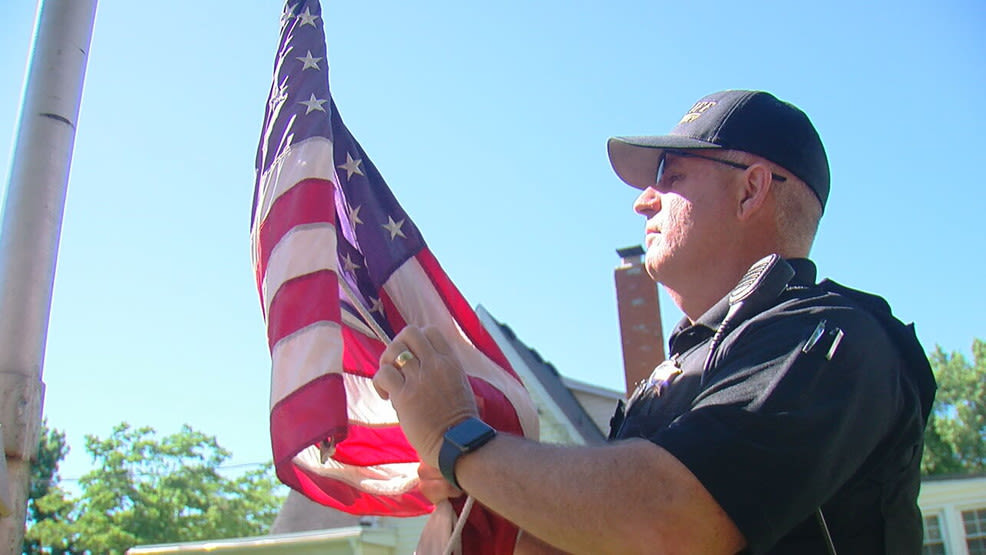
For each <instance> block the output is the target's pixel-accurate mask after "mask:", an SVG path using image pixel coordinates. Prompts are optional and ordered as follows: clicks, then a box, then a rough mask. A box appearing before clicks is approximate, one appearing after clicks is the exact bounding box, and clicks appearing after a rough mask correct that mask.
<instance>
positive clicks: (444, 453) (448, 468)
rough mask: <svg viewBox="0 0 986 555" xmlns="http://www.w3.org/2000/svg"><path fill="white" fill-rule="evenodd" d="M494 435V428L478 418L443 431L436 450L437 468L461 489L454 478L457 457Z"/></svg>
mask: <svg viewBox="0 0 986 555" xmlns="http://www.w3.org/2000/svg"><path fill="white" fill-rule="evenodd" d="M494 437H496V430H494V429H493V428H491V427H490V425H489V424H487V423H486V422H483V421H482V420H480V419H478V418H474V417H471V418H467V419H466V420H464V421H462V422H460V423H458V424H456V425H455V426H452V427H451V428H449V429H448V431H446V432H445V437H444V440H443V441H442V448H441V449H440V450H439V451H438V469H439V470H440V471H441V473H442V476H444V477H445V479H446V480H448V481H449V483H450V484H452V485H453V486H455V487H457V488H459V489H462V487H461V486H459V482H458V480H456V479H455V463H456V462H457V461H458V460H459V457H461V456H462V455H465V454H466V453H471V452H473V451H475V450H476V449H479V448H480V447H482V446H483V445H486V443H487V442H489V441H490V440H491V439H493V438H494Z"/></svg>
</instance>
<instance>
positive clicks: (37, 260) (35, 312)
mask: <svg viewBox="0 0 986 555" xmlns="http://www.w3.org/2000/svg"><path fill="white" fill-rule="evenodd" d="M95 15H96V0H40V2H39V5H38V12H37V19H36V20H37V23H36V27H35V34H34V39H33V45H32V51H31V56H30V64H29V67H28V74H27V80H26V84H25V87H24V97H23V104H22V106H21V112H20V120H19V124H18V129H17V136H16V138H15V143H14V145H15V146H14V153H13V158H12V161H11V171H10V180H9V182H8V184H7V191H6V197H5V199H4V207H3V216H2V218H3V219H2V224H0V226H2V227H0V434H2V436H3V446H4V451H5V453H6V472H3V473H2V475H0V514H2V515H3V516H4V518H2V519H0V553H10V554H16V553H21V544H22V542H23V538H24V524H25V518H26V508H27V492H28V487H29V482H30V476H31V470H30V459H31V458H32V457H34V456H35V455H36V453H37V449H38V433H39V429H40V425H41V408H42V398H43V395H44V384H43V382H42V381H41V377H42V366H43V362H44V350H45V341H46V339H47V335H48V318H49V314H50V309H51V292H52V286H53V284H54V279H55V260H56V257H57V255H58V239H59V235H60V234H61V228H62V214H63V212H64V208H65V193H66V189H67V184H68V174H69V167H70V165H71V161H72V146H73V144H74V142H75V127H76V122H77V120H78V115H79V103H80V102H81V99H82V84H83V81H84V79H85V72H86V62H87V60H88V57H89V44H90V40H91V38H92V26H93V20H94V19H95ZM4 482H6V483H4Z"/></svg>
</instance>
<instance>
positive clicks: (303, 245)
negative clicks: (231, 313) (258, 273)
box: [261, 223, 339, 320]
mask: <svg viewBox="0 0 986 555" xmlns="http://www.w3.org/2000/svg"><path fill="white" fill-rule="evenodd" d="M338 267H339V261H338V259H337V258H336V231H335V227H334V226H332V225H331V224H324V223H322V224H310V225H303V226H297V227H295V228H293V229H292V230H291V231H289V232H287V233H286V234H285V235H284V237H282V238H281V240H280V241H278V242H277V245H276V246H275V247H274V249H273V250H272V251H271V253H270V260H269V261H268V263H267V273H266V274H265V275H264V281H263V283H262V286H261V295H262V296H263V303H264V314H267V315H268V316H267V319H268V320H270V303H271V300H273V298H274V295H275V294H276V293H277V291H278V290H279V289H280V288H281V286H282V285H284V282H286V281H288V280H290V279H294V278H296V277H298V276H303V275H307V274H310V273H312V272H317V271H320V270H332V271H333V272H337V270H338ZM332 294H333V295H336V294H337V292H336V291H333V292H332Z"/></svg>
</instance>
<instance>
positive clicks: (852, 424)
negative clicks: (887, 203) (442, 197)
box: [374, 91, 935, 554]
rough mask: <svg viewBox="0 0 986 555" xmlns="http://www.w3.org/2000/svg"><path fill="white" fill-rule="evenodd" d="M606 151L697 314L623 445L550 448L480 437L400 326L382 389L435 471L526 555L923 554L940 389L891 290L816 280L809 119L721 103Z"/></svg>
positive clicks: (817, 144) (434, 340)
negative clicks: (890, 300) (508, 529)
mask: <svg viewBox="0 0 986 555" xmlns="http://www.w3.org/2000/svg"><path fill="white" fill-rule="evenodd" d="M609 155H610V160H611V162H612V164H613V167H614V169H615V170H616V173H617V174H618V175H619V176H620V178H621V179H623V180H624V181H625V182H627V183H629V184H630V185H632V186H634V187H637V188H639V189H642V193H641V194H640V196H639V198H638V199H637V201H636V203H635V205H634V208H635V210H636V211H637V212H638V213H640V214H642V215H643V216H644V217H645V218H646V224H645V230H646V251H647V256H646V266H647V269H648V272H649V273H650V275H651V277H652V278H654V279H655V280H656V281H658V282H660V283H661V284H662V285H663V286H664V287H665V288H666V289H667V291H668V293H669V294H670V296H671V298H672V299H673V300H674V302H675V303H676V304H677V305H678V306H679V307H680V308H681V310H682V312H684V314H685V318H684V319H683V321H682V322H681V323H680V324H679V325H678V327H677V328H676V329H675V330H674V331H673V332H672V334H671V337H670V342H669V343H670V353H671V357H670V359H669V361H667V362H665V363H662V364H661V365H660V366H658V368H657V369H655V372H654V374H653V375H652V376H651V379H649V380H647V381H646V382H645V383H643V384H641V386H640V387H639V388H638V391H637V392H635V393H634V395H633V396H632V398H631V399H630V402H629V404H628V406H627V410H626V413H625V414H623V412H622V410H620V411H618V414H617V417H615V418H614V422H613V430H612V432H611V438H612V439H613V441H612V442H611V443H609V444H608V445H606V446H602V447H561V446H552V445H543V444H538V443H535V442H531V441H528V440H525V439H523V438H518V437H513V436H508V435H505V434H499V435H496V434H494V433H492V432H491V431H489V430H488V429H486V428H485V427H484V426H483V424H482V423H481V422H479V421H478V419H477V418H476V415H477V412H476V407H475V405H474V401H473V397H472V395H471V393H470V390H469V386H468V383H467V382H466V379H465V377H464V375H463V373H462V370H461V368H460V367H459V366H458V363H457V361H456V360H454V358H453V357H452V356H451V355H450V353H451V351H450V350H449V348H448V346H447V343H446V340H445V338H443V337H441V336H440V335H439V334H438V333H436V332H435V330H431V329H425V330H419V329H406V330H404V331H403V332H402V333H400V334H399V335H398V336H397V338H396V339H395V341H394V342H393V344H392V345H391V346H390V347H389V348H388V349H387V350H386V351H385V352H384V353H383V355H382V357H381V367H380V370H379V372H378V373H377V375H376V378H375V380H374V383H375V385H376V386H377V388H378V390H379V391H380V392H381V394H383V395H388V396H389V397H390V398H391V399H392V401H393V404H394V407H395V409H396V410H397V413H398V415H399V417H400V421H401V427H402V428H403V429H404V431H405V433H406V434H407V436H408V439H409V440H410V441H411V443H412V445H414V447H415V448H416V449H417V450H418V453H419V454H420V455H421V457H422V461H423V462H424V464H425V465H430V466H432V467H436V468H440V469H441V470H442V475H443V476H445V478H446V479H447V480H448V481H450V482H451V483H454V484H456V485H457V486H459V487H461V489H462V490H464V491H465V492H468V493H469V494H471V495H472V496H473V497H474V498H475V499H476V500H477V501H478V502H480V503H482V504H484V505H486V506H487V507H489V508H491V509H492V510H494V511H496V512H498V513H500V514H502V515H503V516H505V517H506V518H508V519H510V520H511V521H512V522H514V523H516V524H517V525H518V526H519V527H520V528H522V529H523V530H525V531H526V534H524V535H522V541H520V542H519V543H518V552H519V551H522V550H523V549H526V548H530V549H532V550H533V549H534V548H535V547H540V548H544V549H545V550H547V549H548V548H547V547H546V545H543V544H542V543H541V542H542V541H543V542H544V544H547V545H551V546H555V547H556V548H558V549H561V550H565V551H570V552H575V553H604V552H605V553H737V552H741V551H746V552H750V553H825V552H830V553H831V552H836V551H837V552H841V553H895V554H898V553H919V552H920V549H921V530H922V527H921V518H920V513H919V511H918V509H917V505H916V497H917V491H918V487H919V474H918V468H919V462H920V457H921V451H922V434H923V429H924V424H925V421H926V419H927V415H928V411H929V410H930V403H931V399H932V398H933V395H934V387H935V386H934V380H933V378H932V377H931V371H930V367H929V366H928V362H927V359H926V358H925V356H924V353H923V350H922V349H921V347H920V345H919V344H918V343H917V340H916V338H915V337H914V334H913V331H912V329H911V328H909V327H905V326H904V325H903V324H901V323H900V322H899V321H897V320H896V319H894V318H893V317H892V316H891V315H890V311H889V307H888V306H887V305H886V303H885V302H884V301H883V300H882V299H880V298H879V297H875V296H871V295H867V294H864V293H860V292H857V291H854V290H851V289H848V288H845V287H842V286H840V285H838V284H835V283H833V282H829V281H825V282H822V283H821V284H816V283H815V267H814V265H813V263H812V262H811V261H809V260H808V259H807V258H806V257H807V256H808V253H809V250H810V248H811V244H812V241H813V238H814V234H815V230H816V229H817V225H818V220H819V218H820V216H821V214H822V212H823V209H824V206H825V202H826V200H827V198H828V193H829V168H828V161H827V158H826V155H825V151H824V148H823V146H822V143H821V140H820V139H819V137H818V134H817V132H816V131H815V128H814V127H813V126H812V124H811V122H810V121H809V119H808V117H807V116H806V115H805V114H804V113H803V112H802V111H801V110H799V109H798V108H796V107H794V106H792V105H790V104H788V103H785V102H782V101H780V100H778V99H777V98H775V97H774V96H772V95H770V94H768V93H764V92H759V91H723V92H719V93H715V94H712V95H709V96H707V97H705V98H703V99H701V100H700V101H698V102H697V103H695V105H694V106H693V107H692V108H691V109H690V110H689V111H688V112H687V113H686V114H685V116H684V117H683V118H682V119H681V121H680V122H679V123H678V125H677V126H676V127H675V128H674V129H673V130H672V132H671V134H670V135H667V136H660V137H623V138H614V139H610V141H609ZM422 475H423V478H425V480H424V482H423V487H426V488H428V489H429V491H430V492H431V493H430V495H433V496H439V497H440V496H441V495H453V494H456V493H457V490H455V489H452V488H446V489H445V490H444V491H442V490H441V488H437V487H436V486H435V481H434V480H428V478H430V477H433V476H430V475H429V474H428V471H427V470H425V471H423V474H422ZM436 492H437V493H436ZM531 536H533V537H536V538H539V539H540V541H539V540H535V539H534V538H532V537H531Z"/></svg>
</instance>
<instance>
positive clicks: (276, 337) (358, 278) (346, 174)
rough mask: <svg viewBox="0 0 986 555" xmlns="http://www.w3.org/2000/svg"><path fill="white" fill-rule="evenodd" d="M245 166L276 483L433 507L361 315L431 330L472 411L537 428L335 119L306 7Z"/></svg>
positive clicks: (396, 326)
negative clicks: (380, 388) (467, 388)
mask: <svg viewBox="0 0 986 555" xmlns="http://www.w3.org/2000/svg"><path fill="white" fill-rule="evenodd" d="M256 164H257V165H256V168H257V176H256V187H255V191H254V199H253V211H252V216H251V233H250V238H251V253H252V260H253V267H254V271H255V274H256V279H257V288H258V291H259V293H260V301H261V306H262V308H263V314H264V319H265V321H266V324H267V337H268V344H269V347H270V352H271V360H272V370H271V400H270V407H271V409H270V432H271V444H272V450H273V457H274V464H275V466H276V469H277V475H278V477H279V478H280V480H281V481H282V482H284V483H285V484H287V485H288V486H290V487H292V488H293V489H296V490H298V491H300V492H301V493H303V494H305V495H306V496H308V497H309V498H310V499H312V500H314V501H316V502H319V503H322V504H324V505H329V506H331V507H335V508H337V509H341V510H343V511H346V512H349V513H353V514H364V515H389V516H411V515H419V514H424V513H427V512H429V511H430V510H431V509H432V507H431V505H430V503H429V502H428V501H427V500H426V499H424V498H423V497H422V496H421V495H420V493H418V492H417V491H416V489H415V485H416V476H417V466H418V457H417V454H416V453H415V452H414V449H413V448H411V446H410V445H409V444H408V443H407V441H406V439H405V438H404V435H403V433H402V432H401V430H400V427H399V425H398V421H397V415H396V413H395V412H394V410H393V408H392V407H391V405H390V403H389V401H384V400H383V399H381V398H380V397H379V396H378V395H377V394H376V391H375V390H374V388H373V386H372V383H371V379H372V376H373V374H374V372H375V371H376V368H377V360H378V357H379V355H380V353H381V352H382V350H383V348H384V345H385V343H384V342H383V341H382V340H381V338H379V337H378V336H377V335H375V334H374V332H373V331H372V330H373V326H371V325H368V324H370V323H369V322H368V321H367V319H368V318H369V319H372V320H373V322H372V323H374V324H375V325H376V326H377V327H378V328H380V329H382V330H383V331H384V333H386V334H387V335H388V336H390V337H392V336H393V335H394V334H395V333H396V332H398V331H399V330H400V329H401V328H403V327H404V326H405V325H408V324H410V325H416V326H425V325H431V326H437V327H439V328H441V329H442V330H443V331H444V332H445V334H446V336H447V337H449V338H454V341H453V342H454V343H455V348H456V350H457V355H458V357H459V359H460V361H461V362H462V363H463V367H464V368H466V369H467V372H468V374H469V378H470V382H471V384H472V387H473V390H474V393H475V394H476V396H477V399H478V401H479V405H480V410H481V412H482V417H483V419H484V420H486V421H487V422H488V423H490V425H492V426H494V427H496V428H498V429H500V430H502V431H506V432H510V433H515V434H522V435H526V436H528V437H536V436H537V415H536V412H535V409H534V407H533V404H532V402H531V400H530V398H529V396H528V394H527V392H526V390H525V389H524V388H523V386H522V384H521V382H520V380H519V379H518V377H517V375H516V374H515V373H514V371H513V370H512V369H511V367H510V365H509V363H508V362H507V360H506V357H505V356H504V355H503V353H502V352H501V351H500V349H499V347H498V346H497V345H496V343H495V342H494V341H493V339H492V338H491V336H490V335H489V334H488V333H487V332H486V330H485V329H484V328H483V327H482V325H481V324H480V322H479V319H478V318H477V317H476V315H475V313H474V312H473V311H472V309H471V308H470V306H469V304H468V303H467V302H466V301H465V299H464V298H463V297H462V295H461V294H460V293H459V291H458V290H457V289H456V287H455V285H454V284H453V283H452V282H451V280H449V278H448V277H447V276H446V275H445V272H444V271H443V270H442V268H441V267H440V266H439V264H438V261H437V260H436V259H435V257H434V256H433V255H432V253H431V252H430V251H429V249H428V247H427V245H426V244H425V242H424V240H423V239H422V236H421V233H420V232H419V230H418V228H417V227H416V226H415V225H414V223H413V222H412V221H411V219H410V218H409V217H408V215H407V213H405V212H404V210H403V209H402V208H401V207H400V205H399V204H398V203H397V200H396V199H395V198H394V195H393V194H392V193H391V191H390V190H389V189H388V187H387V185H386V183H384V180H383V178H382V177H381V176H380V174H379V173H378V171H377V169H376V167H374V165H373V163H372V162H371V161H370V159H369V158H368V157H367V156H366V153H365V152H364V151H363V149H362V147H360V145H359V143H357V142H356V140H355V139H354V138H353V136H352V135H351V134H350V132H349V130H348V129H347V128H346V126H345V125H344V124H343V122H342V119H341V118H340V117H339V112H338V110H337V109H336V106H335V103H334V102H333V100H332V98H331V95H330V94H329V79H328V62H327V55H326V46H325V34H324V30H323V26H322V12H321V8H320V6H319V4H318V2H317V1H303V2H298V3H289V4H288V5H286V6H285V9H284V14H283V15H282V17H281V38H280V42H279V45H278V51H277V57H276V60H275V67H274V75H273V82H272V84H271V89H270V95H269V97H268V101H267V107H266V111H265V115H264V123H263V130H262V133H261V138H260V144H259V146H258V149H257V161H256ZM344 285H348V287H344ZM360 306H361V307H364V310H363V311H362V312H361V311H359V310H356V307H360ZM364 314H365V315H366V317H364V316H363V315H364ZM474 512H475V511H474ZM470 526H473V527H474V528H475V529H476V530H477V531H479V532H482V529H483V528H486V530H485V532H483V534H485V536H484V537H483V538H482V539H479V540H477V539H476V538H478V537H479V536H476V535H475V534H474V535H473V541H479V542H480V543H482V544H483V545H484V546H486V547H487V549H484V551H487V552H492V551H490V549H498V552H503V551H504V549H503V547H505V545H506V544H503V545H500V546H499V547H497V546H496V544H495V543H494V541H493V540H492V539H491V538H492V537H497V538H499V537H501V536H502V538H507V537H508V536H510V534H511V533H510V531H509V530H508V529H507V528H505V526H504V524H503V522H500V521H499V519H498V517H496V516H495V515H492V514H491V513H486V512H484V511H479V512H478V513H477V514H476V516H475V517H470ZM467 530H468V528H467ZM502 538H501V539H502ZM463 541H464V544H463V547H464V548H465V547H466V546H467V544H468V542H469V541H470V540H469V533H468V532H467V533H465V534H464V536H463ZM502 541H507V540H506V539H502ZM510 541H511V542H512V537H511V538H510ZM509 545H510V547H511V548H512V543H510V544H509ZM507 551H509V549H507ZM469 552H472V550H469ZM476 552H479V551H476Z"/></svg>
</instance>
